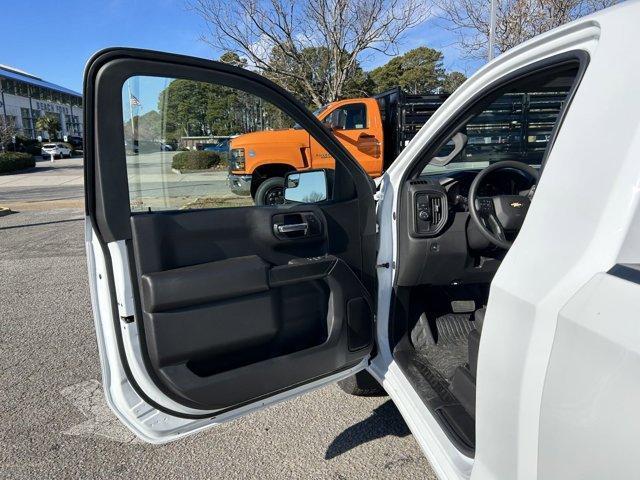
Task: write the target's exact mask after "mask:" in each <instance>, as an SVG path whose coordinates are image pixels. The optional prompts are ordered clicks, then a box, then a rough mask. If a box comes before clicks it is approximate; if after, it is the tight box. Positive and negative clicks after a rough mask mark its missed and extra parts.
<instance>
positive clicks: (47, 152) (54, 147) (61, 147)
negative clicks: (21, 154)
mask: <svg viewBox="0 0 640 480" xmlns="http://www.w3.org/2000/svg"><path fill="white" fill-rule="evenodd" d="M41 155H42V156H43V157H44V158H49V157H51V155H53V157H54V158H64V157H68V158H71V149H70V148H69V147H67V146H66V145H65V144H64V143H44V144H43V145H42V148H41Z"/></svg>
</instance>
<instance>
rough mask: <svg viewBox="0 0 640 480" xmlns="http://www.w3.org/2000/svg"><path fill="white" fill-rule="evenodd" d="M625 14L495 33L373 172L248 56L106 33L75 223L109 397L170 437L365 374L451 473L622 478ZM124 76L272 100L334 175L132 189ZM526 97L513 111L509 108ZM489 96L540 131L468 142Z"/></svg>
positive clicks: (631, 30)
mask: <svg viewBox="0 0 640 480" xmlns="http://www.w3.org/2000/svg"><path fill="white" fill-rule="evenodd" d="M639 23H640V3H638V2H636V1H632V2H625V3H623V4H620V5H618V6H615V7H613V8H610V9H607V10H604V11H602V12H600V13H598V14H595V15H592V16H589V17H586V18H584V19H581V20H579V21H576V22H573V23H570V24H568V25H566V26H563V27H561V28H558V29H555V30H553V31H550V32H548V33H546V34H544V35H541V36H539V37H536V38H534V39H532V40H530V41H528V42H526V43H524V44H522V45H520V46H518V47H516V48H514V49H513V50H511V51H509V52H507V53H505V54H503V55H501V56H499V57H498V58H496V59H495V60H493V61H492V62H490V63H489V64H488V65H486V66H485V67H483V68H482V69H480V70H479V71H478V72H477V73H476V74H475V75H473V76H472V77H471V78H470V79H469V80H467V81H466V82H465V83H464V85H462V86H461V87H460V88H459V89H458V90H457V91H456V92H455V93H454V94H453V95H451V97H450V98H449V99H448V100H447V101H446V102H445V103H444V105H443V106H442V107H441V108H440V109H439V110H438V111H437V112H436V113H435V114H434V115H433V117H432V118H431V119H430V120H429V121H428V123H427V124H426V125H425V126H424V127H423V128H422V129H421V131H420V132H419V133H418V135H417V136H416V137H415V138H414V139H413V140H412V141H411V142H410V144H409V145H408V146H407V148H406V149H405V150H404V151H403V152H402V154H401V155H400V156H399V157H398V159H397V160H396V161H395V162H394V163H393V164H392V165H391V166H390V167H389V168H388V170H387V171H386V172H385V173H384V174H383V176H382V177H381V178H380V179H379V180H378V181H377V182H376V185H377V192H376V186H374V184H373V182H372V181H371V180H370V179H369V177H368V176H367V175H366V174H365V172H364V170H363V169H362V168H361V167H360V166H359V165H358V164H357V163H356V162H355V160H354V159H353V158H352V157H351V156H350V155H349V154H348V153H347V152H346V151H345V149H344V147H343V146H342V145H341V143H340V142H338V141H337V140H336V139H335V137H334V136H333V134H332V133H331V132H329V131H327V130H326V129H324V128H323V127H322V125H321V124H320V123H319V122H318V120H317V119H316V118H315V117H314V116H313V115H312V114H311V112H309V111H308V110H307V109H306V108H304V107H303V106H302V105H300V104H299V103H298V102H297V101H295V100H294V99H293V97H292V96H291V95H289V94H288V93H286V92H284V91H283V90H282V89H281V88H279V87H277V86H276V85H275V84H273V83H271V82H269V81H268V80H266V79H264V78H262V77H260V76H258V75H256V74H255V73H253V72H251V71H248V70H244V69H239V68H234V67H232V66H229V65H227V64H222V63H217V62H211V61H208V60H203V59H197V58H191V57H185V56H179V55H172V54H165V53H159V52H149V51H146V50H133V49H125V48H122V49H120V48H115V49H109V50H105V51H102V52H99V53H98V54H96V55H95V56H94V57H93V58H92V59H91V60H90V62H89V63H88V67H87V70H86V72H85V85H84V98H85V108H88V109H89V111H88V112H87V113H88V114H87V115H86V116H85V118H87V121H88V122H89V125H87V126H86V132H87V142H86V145H87V148H86V152H85V155H86V164H85V168H86V178H87V184H86V212H87V219H86V244H87V254H88V264H89V277H90V278H89V280H90V286H91V297H92V303H93V314H94V317H95V327H96V332H97V338H98V346H99V352H100V359H101V364H102V379H103V386H104V390H105V395H106V399H107V402H108V404H109V406H110V407H111V409H112V410H113V411H114V412H115V414H116V415H117V417H118V418H119V419H120V421H121V422H122V423H123V424H124V425H126V426H127V427H128V428H129V429H131V430H132V431H133V432H135V433H136V434H137V435H138V436H139V437H140V438H141V439H143V440H145V441H147V442H152V443H163V442H168V441H172V440H177V439H179V438H182V437H185V436H187V435H190V434H193V433H194V432H197V431H201V430H204V429H208V428H211V427H215V426H216V425H217V424H219V423H221V422H226V421H229V420H232V419H235V418H238V417H240V416H243V415H246V414H248V413H250V412H252V411H255V410H258V409H262V408H265V407H267V406H268V405H271V404H273V403H275V402H279V401H283V400H287V399H290V398H292V397H295V396H296V395H300V394H303V393H305V392H308V391H310V390H313V389H316V388H318V387H321V386H323V385H326V384H328V383H331V382H335V381H337V380H345V379H350V380H349V381H348V383H350V384H351V388H352V391H353V392H354V393H357V392H358V391H360V390H362V389H361V388H359V387H362V386H363V385H364V382H365V381H366V375H371V376H372V377H373V378H375V380H376V381H377V382H379V383H380V384H381V385H382V386H383V387H384V389H385V390H386V392H387V393H388V395H389V396H390V397H391V398H392V399H393V401H394V402H395V404H396V405H397V407H398V409H399V411H400V412H401V414H402V415H403V417H404V419H405V420H406V422H407V424H408V426H409V428H410V429H411V431H412V433H413V434H414V436H415V438H416V440H417V441H418V442H419V444H420V445H421V447H422V449H423V450H424V452H425V454H426V456H427V457H428V459H429V461H430V463H431V465H432V466H433V469H434V470H435V472H436V473H437V475H438V476H439V477H440V478H443V479H467V478H472V479H474V480H485V479H486V480H488V479H523V480H524V479H537V478H547V479H565V480H566V479H590V478H592V479H603V478H634V477H637V476H638V472H640V456H639V455H638V454H637V451H636V450H637V447H636V439H638V438H640V415H639V414H638V408H637V406H638V404H640V328H639V327H638V325H639V323H638V312H640V206H639V200H640V188H639V187H638V186H639V185H640V140H639V139H640V115H639V114H638V112H640V95H638V94H637V83H638V76H639V75H640V55H638V54H637V45H638V44H640V29H638V24H639ZM132 76H140V77H141V78H142V79H143V80H144V79H153V78H157V77H167V78H181V79H191V80H193V81H207V82H220V83H221V84H223V85H225V86H235V87H236V88H242V89H243V90H244V91H245V92H248V93H251V94H253V95H257V96H259V97H261V98H262V99H263V100H265V101H268V102H270V103H271V104H272V105H274V106H275V107H277V108H280V109H281V110H283V111H284V112H286V114H288V115H289V116H291V117H292V120H293V121H295V122H296V123H297V124H298V125H300V127H301V129H304V130H306V131H307V132H308V134H309V135H311V136H312V137H313V139H314V141H315V142H316V144H317V145H318V146H319V147H316V146H312V149H311V152H309V154H310V155H314V150H313V149H314V148H319V149H320V150H319V151H321V152H323V153H322V155H324V156H323V157H322V158H323V159H326V158H330V159H331V161H332V162H335V170H334V172H333V174H332V175H330V176H329V178H330V180H331V179H333V177H334V176H335V181H331V182H330V185H331V186H332V188H329V187H328V182H327V177H328V174H327V171H326V170H323V169H320V170H311V171H301V172H290V173H289V174H288V176H287V179H286V183H285V188H286V189H285V198H286V199H287V202H288V203H286V204H284V205H278V206H261V207H257V206H256V207H243V208H208V209H201V210H198V209H193V208H189V209H187V210H179V209H177V208H176V209H172V208H168V207H165V206H164V204H160V203H157V204H153V203H149V206H144V207H143V209H141V210H139V211H132V210H134V207H133V205H134V203H133V202H132V201H138V202H143V203H144V201H146V200H145V199H142V200H140V195H141V194H140V192H141V191H142V190H140V187H139V182H141V176H140V175H142V174H143V173H144V172H142V173H140V174H139V175H138V174H136V175H128V170H127V168H139V167H137V166H136V165H134V164H132V163H131V162H133V160H127V159H126V156H125V152H124V148H123V145H124V142H123V141H122V139H123V135H124V134H123V125H124V124H125V123H126V120H127V119H126V115H127V113H126V112H123V109H122V107H121V106H122V105H123V104H126V99H127V98H128V97H127V95H128V93H127V89H126V87H125V88H124V89H123V86H124V84H125V81H127V79H128V78H130V77H132ZM150 81H151V80H150ZM138 84H139V85H143V84H144V82H143V81H140V82H138V83H136V85H138ZM155 91H159V89H156V90H155ZM545 95H548V97H547V96H545ZM558 95H560V96H562V100H561V101H558V99H557V97H558ZM123 98H124V99H125V100H124V101H123ZM549 98H551V100H549ZM514 102H515V103H514ZM505 105H507V107H505ZM514 105H515V106H517V108H512V107H514ZM522 109H527V111H528V115H529V119H530V120H527V121H526V122H525V123H523V122H520V123H519V121H518V120H517V119H513V118H512V117H511V116H513V115H519V112H521V111H522ZM123 114H124V117H125V118H124V119H123ZM487 118H502V119H504V122H502V123H501V125H503V126H501V127H499V128H498V127H496V126H495V125H494V128H496V129H504V128H507V129H509V128H517V129H519V130H518V131H519V132H520V133H519V134H518V138H521V139H527V138H532V139H533V141H530V142H525V143H524V144H522V147H521V148H520V149H506V150H505V149H504V148H503V147H504V146H500V147H499V148H498V147H496V149H492V148H486V149H479V148H476V147H475V146H473V148H469V149H467V150H465V148H466V147H465V144H466V135H465V133H464V132H465V131H468V130H469V129H472V128H479V127H478V125H480V124H482V125H486V124H487V120H486V119H487ZM531 119H535V121H534V120H531ZM483 122H484V123H483ZM514 122H515V123H514ZM504 133H505V132H503V131H500V132H497V133H492V134H491V135H490V137H496V138H498V137H504V135H503V134H504ZM547 134H548V135H549V136H548V140H547V141H546V142H540V141H539V139H540V138H543V137H544V135H547ZM447 144H449V146H451V145H453V146H454V147H453V151H451V149H450V148H449V150H446V152H447V153H445V154H442V153H439V151H440V149H441V147H444V146H445V145H447ZM501 149H502V150H501ZM464 152H466V153H464ZM492 155H494V156H492ZM140 161H143V160H140ZM127 163H129V164H130V165H127ZM326 165H327V166H333V165H334V164H333V163H329V162H327V163H326ZM483 166H484V168H482V167H483ZM156 177H157V175H155V176H154V177H153V178H154V179H155V178H156ZM131 178H134V179H135V180H131ZM129 181H131V182H134V183H131V184H129V183H128V182H129ZM153 181H155V180H153ZM154 185H155V184H154ZM158 190H159V189H157V188H156V189H155V190H154V191H158ZM168 190H170V189H167V191H168ZM129 191H132V192H133V191H135V192H138V193H137V194H138V195H139V197H137V200H136V199H133V198H131V199H130V197H129ZM309 199H313V203H310V200H309ZM160 210H163V211H160ZM525 216H526V219H525ZM516 236H517V238H516ZM364 371H366V372H367V373H366V375H365V374H364V373H363V372H364ZM356 373H357V374H358V375H357V376H356V377H353V375H354V374H356ZM336 408H340V406H339V405H337V406H336Z"/></svg>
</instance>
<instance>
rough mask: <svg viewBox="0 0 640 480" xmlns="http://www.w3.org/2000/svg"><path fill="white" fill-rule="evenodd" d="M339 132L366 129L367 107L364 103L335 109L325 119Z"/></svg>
mask: <svg viewBox="0 0 640 480" xmlns="http://www.w3.org/2000/svg"><path fill="white" fill-rule="evenodd" d="M325 122H329V123H330V124H331V126H332V127H333V128H337V129H339V130H361V129H364V128H367V107H366V106H365V104H364V103H354V104H351V105H345V106H344V107H340V108H336V109H335V110H334V111H333V112H331V113H330V114H329V115H328V117H327V118H326V119H325Z"/></svg>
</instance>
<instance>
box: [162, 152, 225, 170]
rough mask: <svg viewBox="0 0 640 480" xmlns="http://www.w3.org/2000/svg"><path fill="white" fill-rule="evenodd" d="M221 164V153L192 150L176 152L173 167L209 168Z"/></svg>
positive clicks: (180, 168)
mask: <svg viewBox="0 0 640 480" xmlns="http://www.w3.org/2000/svg"><path fill="white" fill-rule="evenodd" d="M219 164H220V155H218V154H217V153H216V152H204V151H202V150H190V151H188V152H180V153H176V154H175V155H174V156H173V160H172V161H171V168H174V169H176V170H207V169H209V168H212V167H215V166H217V165H219Z"/></svg>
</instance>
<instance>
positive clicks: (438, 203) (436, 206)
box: [430, 195, 442, 226]
mask: <svg viewBox="0 0 640 480" xmlns="http://www.w3.org/2000/svg"><path fill="white" fill-rule="evenodd" d="M430 200H431V224H432V225H433V226H436V225H438V224H439V223H440V220H442V197H440V196H438V195H436V196H431V198H430Z"/></svg>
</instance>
